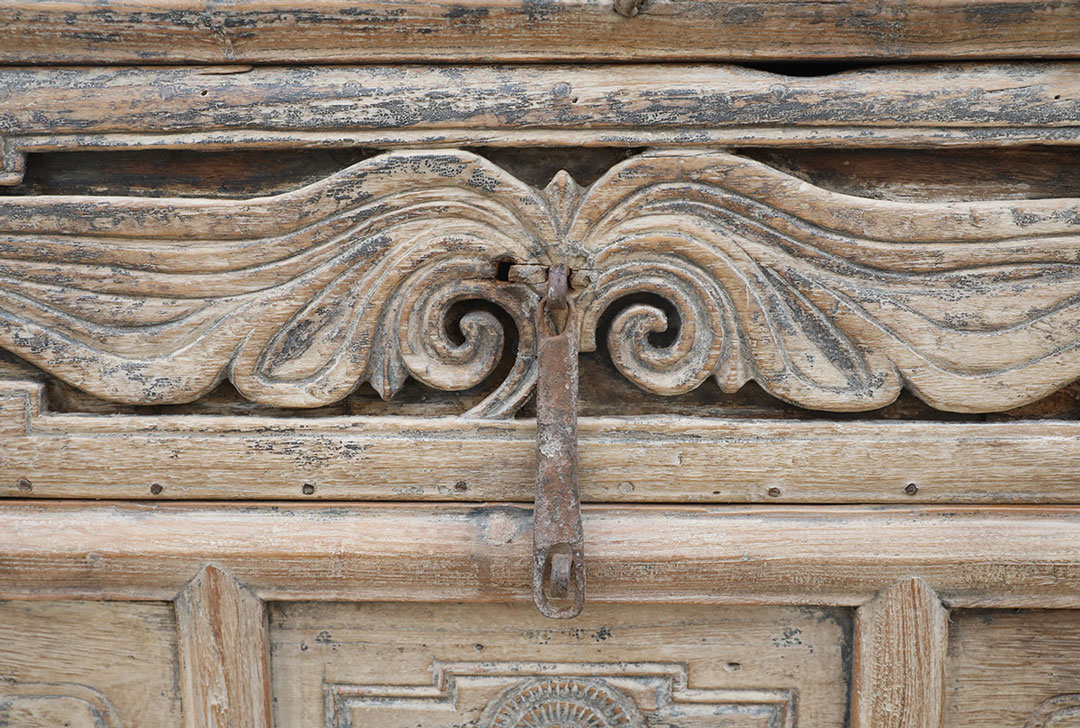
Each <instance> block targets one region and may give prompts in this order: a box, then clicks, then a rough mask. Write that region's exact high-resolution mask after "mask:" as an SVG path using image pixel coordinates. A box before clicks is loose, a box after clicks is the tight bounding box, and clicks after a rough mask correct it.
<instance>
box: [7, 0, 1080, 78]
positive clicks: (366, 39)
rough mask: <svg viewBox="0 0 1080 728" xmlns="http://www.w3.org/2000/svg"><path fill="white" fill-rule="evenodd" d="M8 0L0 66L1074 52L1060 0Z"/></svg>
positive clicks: (1073, 27)
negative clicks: (627, 0) (622, 3)
mask: <svg viewBox="0 0 1080 728" xmlns="http://www.w3.org/2000/svg"><path fill="white" fill-rule="evenodd" d="M637 6H638V7H637V10H638V12H637V13H636V15H635V16H634V17H624V16H623V15H620V14H619V13H617V12H616V11H615V3H613V2H609V1H601V0H546V1H545V2H539V3H537V2H525V1H524V0H485V1H484V2H475V3H470V4H467V5H463V4H461V3H458V2H454V0H433V1H432V2H430V3H425V4H424V5H423V6H416V5H415V4H412V3H406V2H401V1H400V0H364V1H362V2H346V1H345V0H321V1H320V2H316V3H310V2H309V3H299V2H295V1H294V0H254V1H252V2H245V3H243V4H239V5H238V4H235V3H224V2H215V1H213V0H182V1H179V2H178V1H176V0H170V1H169V2H163V1H162V0H107V1H102V2H97V3H95V4H93V5H91V6H84V5H82V4H79V3H69V2H61V1H60V0H48V1H46V2H42V1H41V0H9V2H7V3H5V4H4V6H3V8H2V11H3V12H0V29H2V32H0V49H3V50H2V51H0V61H3V62H5V63H222V62H251V63H267V62H278V63H298V62H301V63H302V62H330V63H342V62H350V61H371V60H380V61H382V60H388V61H395V62H400V61H417V60H419V61H430V60H441V61H471V62H475V61H507V60H529V61H552V60H571V61H588V60H603V59H611V60H620V61H621V60H641V59H655V60H666V59H673V58H683V59H687V58H689V59H701V60H718V59H719V60H741V61H752V60H768V59H784V58H799V59H807V58H811V59H813V58H818V59H830V58H891V59H910V58H964V57H981V58H988V57H989V58H1002V57H1004V58H1018V57H1024V56H1029V57H1044V58H1046V57H1070V56H1072V57H1075V56H1076V54H1077V52H1078V51H1080V32H1078V30H1077V28H1078V27H1080V12H1078V9H1077V8H1076V6H1075V5H1074V4H1073V3H1069V2H1064V3H1062V2H1043V1H1036V2H1024V3H1015V2H1006V1H1005V0H980V1H979V2H978V3H970V2H964V1H962V0H944V1H943V0H937V1H935V0H911V1H910V2H898V1H896V0H889V1H888V2H875V1H874V0H853V1H851V2H843V3H820V2H810V1H808V0H796V1H792V2H783V3H776V2H768V1H765V0H652V1H650V2H645V3H640V2H639V3H637Z"/></svg>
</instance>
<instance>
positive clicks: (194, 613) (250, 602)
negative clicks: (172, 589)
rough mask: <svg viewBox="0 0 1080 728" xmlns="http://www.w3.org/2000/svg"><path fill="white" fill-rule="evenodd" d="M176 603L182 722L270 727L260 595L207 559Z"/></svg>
mask: <svg viewBox="0 0 1080 728" xmlns="http://www.w3.org/2000/svg"><path fill="white" fill-rule="evenodd" d="M175 606H176V621H177V632H178V654H179V659H180V691H181V695H182V696H183V711H184V726H185V728H273V714H272V706H273V702H272V696H271V692H270V641H269V627H268V625H267V616H266V608H265V607H264V605H263V603H262V600H260V599H259V598H258V597H256V596H255V595H254V594H252V593H251V592H249V591H247V590H246V589H245V588H244V587H243V586H242V585H241V584H240V583H239V582H238V581H236V580H235V579H233V578H232V577H231V576H230V575H229V574H228V573H227V572H225V571H222V570H221V569H219V568H217V567H216V566H212V565H211V566H207V567H205V568H204V569H202V571H200V572H199V573H198V575H197V576H196V577H195V578H194V579H192V580H191V582H189V583H188V584H187V585H186V586H185V587H184V589H183V590H182V591H181V592H180V594H179V595H178V596H177V597H176V600H175Z"/></svg>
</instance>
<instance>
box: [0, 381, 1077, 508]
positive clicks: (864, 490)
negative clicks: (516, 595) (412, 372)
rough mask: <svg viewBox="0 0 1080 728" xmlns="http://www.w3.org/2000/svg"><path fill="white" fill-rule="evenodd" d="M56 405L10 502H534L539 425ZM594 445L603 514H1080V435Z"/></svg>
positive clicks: (664, 423) (19, 390)
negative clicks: (888, 507)
mask: <svg viewBox="0 0 1080 728" xmlns="http://www.w3.org/2000/svg"><path fill="white" fill-rule="evenodd" d="M42 404H43V403H42V401H41V398H40V385H38V384H35V383H32V382H5V383H4V386H3V387H2V388H0V473H2V476H0V497H4V498H27V497H34V498H147V497H154V498H158V499H165V500H170V499H218V500H220V499H260V500H265V499H319V500H356V499H365V500H383V501H385V500H418V501H420V500H422V501H523V502H531V501H532V498H533V496H534V492H533V488H534V480H535V477H536V473H535V468H536V460H535V457H536V454H535V449H536V442H535V440H536V429H535V425H534V424H533V423H532V422H528V421H499V422H486V423H484V424H483V425H482V426H478V425H477V423H476V422H475V421H472V420H463V419H460V418H454V417H443V418H418V417H405V416H394V417H347V418H345V417H339V418H289V417H284V418H282V417H267V416H262V417H248V416H219V415H206V416H197V415H187V416H175V415H172V416H169V415H124V416H117V415H85V414H57V413H51V412H49V411H48V410H47V408H45V407H43V406H42ZM578 434H579V455H580V465H579V468H580V473H581V490H582V498H583V500H584V501H586V502H601V503H610V502H696V503H703V502H721V503H724V502H726V503H731V502H779V503H928V502H929V503H934V502H936V503H958V502H963V503H1078V502H1080V473H1078V470H1077V468H1076V467H1075V463H1076V462H1077V460H1078V459H1080V424H1078V423H1075V422H1042V421H1032V422H1017V423H995V424H968V423H934V422H824V421H777V420H763V421H755V420H751V419H712V418H700V417H674V416H651V417H602V418H593V417H587V418H583V419H581V421H580V422H579V425H578ZM492 462H497V463H498V464H499V467H498V468H492V467H491V463H492Z"/></svg>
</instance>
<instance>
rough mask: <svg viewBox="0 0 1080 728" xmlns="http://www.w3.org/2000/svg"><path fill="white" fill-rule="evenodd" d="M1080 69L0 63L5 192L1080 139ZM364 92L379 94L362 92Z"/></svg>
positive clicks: (0, 164)
mask: <svg viewBox="0 0 1080 728" xmlns="http://www.w3.org/2000/svg"><path fill="white" fill-rule="evenodd" d="M611 14H612V15H615V13H614V12H613V11H612V13H611ZM0 27H2V26H0ZM1078 36H1080V34H1078ZM0 45H2V44H0ZM1078 45H1080V37H1078ZM290 62H294V61H290ZM1078 68H1080V66H1078V64H1077V63H1075V62H1068V61H1062V62H1029V63H1003V64H1002V63H981V64H979V63H974V64H973V63H962V64H957V63H953V64H938V65H921V66H920V65H917V66H910V67H895V66H894V67H881V68H868V69H859V70H851V71H847V72H844V73H840V74H834V75H825V76H818V77H802V76H785V75H781V74H776V73H770V72H767V71H759V70H753V69H747V68H740V67H737V66H728V65H721V66H704V65H701V64H685V63H684V64H676V65H651V64H647V63H646V64H620V65H618V66H600V67H570V66H554V67H545V66H527V65H518V66H490V65H462V66H455V67H451V68H449V69H448V68H447V67H444V66H415V67H410V68H408V69H405V70H403V69H402V68H401V67H395V66H381V67H380V66H370V67H348V66H333V67H317V68H281V67H251V66H235V67H231V68H230V67H213V68H200V67H174V68H159V67H153V66H145V67H137V68H113V67H108V66H104V67H103V66H97V67H86V68H82V69H79V71H78V72H72V71H71V69H50V68H47V67H33V68H23V67H17V66H15V67H10V66H9V67H3V66H0V86H7V96H6V97H5V99H4V100H0V122H2V123H0V129H2V131H3V134H0V184H8V185H12V184H18V183H19V182H20V181H21V180H22V177H23V173H24V171H25V162H26V159H25V157H26V155H27V154H28V153H32V152H48V151H71V150H87V151H91V150H109V149H153V148H157V149H183V148H194V149H205V150H220V149H235V148H257V149H275V148H284V147H312V148H314V147H356V146H362V147H369V148H382V149H388V148H408V147H418V148H424V147H441V148H445V147H448V146H508V147H526V146H608V147H637V146H651V147H686V146H697V147H707V146H713V147H730V146H796V147H823V146H824V147H830V148H868V147H895V146H901V147H924V148H932V147H941V146H1016V145H1028V144H1037V143H1042V144H1066V145H1075V144H1077V143H1080V125H1078V124H1077V123H1076V119H1077V113H1076V111H1075V109H1076V107H1077V104H1078V103H1080V92H1077V91H1076V88H1077V84H1076V80H1075V78H1076V76H1077V74H1078V73H1080V71H1078ZM296 74H301V76H302V77H300V78H297V77H294V76H295V75H296ZM447 74H452V76H453V79H454V80H453V81H452V82H449V83H448V79H450V78H451V76H448V75H447ZM673 77H677V78H678V79H679V83H678V85H677V86H676V87H674V88H673V87H672V86H671V82H670V79H672V78H673ZM612 78H617V79H619V85H618V86H615V87H613V86H612V85H611V79H612ZM373 86H378V87H380V88H382V89H383V94H381V95H373V94H370V93H366V91H369V90H370V88H371V87H373ZM508 89H510V90H508ZM384 95H394V96H396V97H397V98H399V100H400V102H401V114H402V116H401V118H400V119H396V120H393V121H392V122H391V121H388V118H387V110H386V108H385V107H384V106H383V105H382V103H381V99H382V98H383V96H384ZM942 97H948V98H953V99H954V102H952V103H949V104H947V105H945V106H943V105H942V103H941V101H940V99H941V98H942ZM732 99H739V100H740V103H732ZM959 99H963V101H959ZM320 103H321V104H325V105H326V109H322V107H319V108H320V111H319V112H313V111H312V108H313V104H316V105H317V104H320ZM508 104H509V105H512V106H513V107H514V108H515V114H514V116H513V118H505V116H506V115H505V108H506V106H507V105H508ZM792 108H798V109H799V111H798V112H797V113H793V112H792V111H791V110H792ZM285 111H290V112H291V113H285ZM31 112H32V113H31ZM643 118H644V119H645V120H643Z"/></svg>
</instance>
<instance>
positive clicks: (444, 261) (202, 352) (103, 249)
mask: <svg viewBox="0 0 1080 728" xmlns="http://www.w3.org/2000/svg"><path fill="white" fill-rule="evenodd" d="M0 226H2V228H3V234H2V236H0V237H2V239H3V242H4V246H5V247H4V253H3V255H4V257H3V259H2V260H0V273H3V274H4V276H6V281H7V282H6V284H5V285H4V286H3V287H0V314H2V315H0V343H2V344H3V346H4V347H6V348H8V349H9V350H11V351H13V352H15V353H17V354H18V355H20V356H22V357H25V358H26V359H28V360H29V361H31V362H33V363H35V364H37V365H38V366H41V367H42V368H44V369H46V370H47V371H50V372H52V373H54V374H56V375H57V376H60V377H62V378H64V379H65V380H67V381H69V382H72V383H73V384H75V385H76V386H79V387H81V388H83V389H85V390H87V391H89V392H91V393H93V394H95V395H98V396H101V397H106V398H111V399H116V400H119V401H129V402H147V403H155V402H157V403H167V402H182V401H188V400H191V399H194V398H196V397H198V396H200V395H201V394H203V393H205V392H206V391H208V390H209V389H211V388H212V387H214V386H215V385H216V384H217V383H218V382H219V381H221V379H222V378H224V377H228V378H229V379H230V380H231V381H232V382H233V384H234V385H235V386H236V387H237V389H238V390H239V391H240V392H241V393H242V394H243V395H244V396H246V397H248V398H250V399H253V400H255V401H259V402H265V403H268V404H272V405H276V406H290V407H308V406H318V405H322V404H326V403H329V402H333V401H336V400H338V399H340V398H342V397H344V396H345V395H346V394H348V393H349V392H350V391H352V390H353V389H354V388H355V387H357V386H358V385H359V384H360V383H362V382H370V383H371V385H372V386H373V387H374V388H375V389H376V390H377V391H379V392H380V393H381V394H383V395H384V396H391V395H393V394H394V392H396V391H397V390H398V389H399V388H400V387H401V386H402V384H403V382H404V381H405V379H406V378H407V377H409V376H411V377H414V378H416V379H418V380H420V381H422V382H424V383H426V384H428V385H430V386H432V387H435V388H440V389H450V390H456V389H466V388H469V387H473V386H475V385H477V384H479V383H481V382H483V381H484V380H485V379H486V378H487V377H488V376H489V375H491V374H492V372H493V371H495V369H496V367H497V364H498V362H499V361H500V357H501V356H502V352H503V349H504V345H505V343H506V341H507V339H508V334H507V331H506V330H505V327H504V323H503V322H502V321H500V320H499V319H497V318H496V317H495V316H494V315H493V314H492V313H491V312H490V311H488V310H487V309H484V308H477V307H476V305H475V303H474V302H476V301H484V302H487V303H488V304H490V305H493V306H495V307H497V308H498V309H500V310H501V311H502V312H504V314H505V315H506V316H507V317H508V318H509V319H510V320H511V321H512V322H513V328H514V330H515V332H516V340H517V346H516V352H514V354H513V356H514V360H513V365H512V366H511V367H510V369H509V371H508V372H507V373H506V374H505V376H504V377H503V380H502V382H501V383H500V384H499V385H498V386H497V387H496V388H495V389H494V390H493V391H492V392H491V393H490V394H489V395H488V396H487V397H486V398H485V399H484V400H483V401H482V402H481V403H480V404H478V405H477V406H476V407H474V408H473V410H471V414H473V415H476V416H484V417H498V416H506V415H509V414H512V413H513V412H514V410H516V409H517V408H518V407H519V406H520V405H521V404H522V403H523V401H524V400H525V399H526V398H527V397H528V396H529V394H530V392H531V389H532V386H533V384H534V381H535V368H534V367H535V362H534V357H535V351H534V348H535V333H534V321H533V318H534V315H533V312H534V310H535V307H536V302H537V299H538V295H537V292H536V291H535V290H534V287H532V286H530V285H529V283H528V282H524V281H520V280H507V281H503V280H499V275H498V270H499V268H498V264H499V263H500V262H503V263H504V264H510V263H516V264H518V265H522V264H527V265H539V266H542V265H545V264H547V263H549V262H550V261H552V260H568V261H570V263H571V266H572V268H573V270H574V271H575V277H574V287H575V289H576V297H577V301H578V308H579V310H580V317H579V319H580V327H581V330H580V340H581V346H582V349H583V350H584V351H591V350H593V349H595V348H596V346H597V329H598V327H599V324H600V321H601V319H602V318H603V317H604V316H605V315H609V314H614V318H613V319H612V320H611V323H610V328H609V331H608V338H607V348H608V350H609V352H610V354H611V357H612V359H613V361H614V363H615V365H616V367H617V368H618V369H619V371H620V372H621V373H622V374H623V375H624V376H625V377H627V378H628V379H629V380H631V381H633V382H634V383H635V384H637V385H638V386H639V387H642V388H644V389H646V390H649V391H653V392H657V393H661V394H675V393H680V392H685V391H688V390H690V389H693V388H695V387H697V386H699V385H701V384H702V383H703V382H704V381H706V380H707V379H710V378H711V379H713V380H714V381H715V382H716V383H717V384H718V385H719V386H720V387H721V388H722V389H724V390H725V391H735V390H737V389H739V388H740V387H741V386H742V385H743V384H744V383H745V382H747V381H749V380H751V379H753V380H755V381H757V382H758V383H759V384H760V385H761V386H762V387H764V388H765V389H766V390H767V391H769V392H770V393H772V394H773V395H775V396H777V397H780V398H783V399H786V400H788V401H791V402H794V403H796V404H799V405H802V406H806V407H811V408H819V409H828V410H840V411H850V410H868V409H873V408H877V407H881V406H883V405H885V404H887V403H889V402H891V401H892V400H893V399H895V398H896V396H897V395H898V393H899V392H900V389H901V387H902V386H906V387H908V388H910V389H911V390H912V391H913V392H915V393H916V394H918V395H919V396H920V397H922V398H923V399H925V400H926V401H927V402H929V403H931V404H932V405H934V406H935V407H938V408H941V409H946V410H956V411H974V412H979V411H992V410H1000V409H1006V408H1010V407H1015V406H1018V405H1021V404H1024V403H1026V402H1030V401H1033V400H1036V399H1038V398H1040V397H1042V396H1044V395H1046V394H1048V393H1050V392H1052V391H1054V390H1055V389H1057V388H1059V387H1061V386H1063V385H1065V384H1067V383H1068V382H1070V381H1072V380H1073V379H1075V378H1076V377H1077V376H1078V375H1080V352H1078V347H1077V343H1078V342H1080V326H1078V325H1077V323H1076V320H1077V317H1076V311H1077V303H1076V302H1077V300H1078V298H1077V296H1078V294H1080V268H1078V267H1077V265H1076V263H1075V258H1076V254H1077V250H1078V248H1080V235H1078V234H1077V232H1078V229H1080V201H1078V200H1077V199H1075V198H1072V199H1052V200H1018V201H1009V202H1007V203H1005V202H1000V201H995V202H984V203H980V202H973V203H959V202H957V203H943V204H932V203H907V204H904V203H892V202H882V201H877V200H867V199H860V198H855V197H849V196H845V195H840V194H837V193H833V192H829V191H826V190H823V189H820V188H816V187H813V186H811V185H808V184H807V183H805V182H803V181H801V180H799V179H796V178H794V177H791V176H788V175H787V174H784V173H782V172H779V171H777V170H775V169H772V168H770V167H767V166H765V165H763V164H761V163H758V162H755V161H751V160H747V159H744V158H740V157H737V156H732V155H729V154H724V153H720V152H711V151H704V150H701V151H690V150H683V151H672V152H656V153H649V154H643V155H640V156H638V157H634V158H631V159H630V160H628V161H626V162H623V163H621V164H619V165H617V166H616V167H614V168H613V169H612V170H611V171H610V172H609V173H608V174H607V175H605V176H604V177H603V178H602V179H601V180H599V181H598V182H596V183H595V184H594V185H592V186H591V187H589V188H588V189H582V188H580V187H578V186H577V184H576V183H575V182H574V181H573V180H572V179H571V178H570V177H569V176H568V175H566V174H565V173H560V174H559V175H557V176H556V177H555V179H553V180H552V182H551V183H550V184H549V185H548V186H547V187H546V188H545V189H543V190H539V189H535V188H531V187H529V186H527V185H525V184H523V183H522V182H520V181H519V180H517V179H515V178H514V177H512V176H511V175H509V174H508V173H506V172H505V171H503V170H502V169H500V168H499V167H497V166H495V165H494V164H491V163H490V162H487V161H486V160H484V159H483V158H481V157H478V156H476V155H475V154H472V153H469V152H460V151H439V152H419V151H418V152H392V153H388V154H385V155H380V156H377V157H374V158H371V159H368V160H365V161H363V162H360V163H358V164H356V165H354V166H352V167H350V168H349V169H347V170H344V171H343V172H341V173H340V174H337V175H334V176H333V177H330V178H328V179H326V180H324V181H322V182H320V183H317V184H314V185H310V186H307V187H304V188H302V189H300V190H297V191H296V192H291V193H286V194H282V195H277V196H274V197H270V198H263V199H255V200H244V201H221V200H199V199H169V200H156V199H140V198H131V199H124V198H105V199H101V200H90V199H86V198H79V197H63V196H45V197H32V196H31V197H10V198H4V199H3V200H2V201H0ZM58 256H59V257H58ZM526 280H528V278H527V277H526ZM643 294H644V295H649V296H653V297H655V298H656V299H661V300H662V301H663V302H665V303H663V304H662V305H657V304H655V303H652V302H651V301H652V299H650V300H647V301H638V302H634V301H635V299H634V298H633V297H634V296H640V295H643ZM455 305H464V306H465V307H466V312H465V313H464V315H463V316H462V317H461V318H460V321H457V320H454V318H453V316H452V313H451V312H452V311H453V310H454V307H455ZM452 329H453V330H452ZM665 330H668V335H669V337H670V340H669V341H666V342H663V343H658V341H657V338H656V337H657V336H660V335H663V334H664V332H665Z"/></svg>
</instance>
